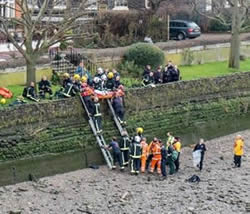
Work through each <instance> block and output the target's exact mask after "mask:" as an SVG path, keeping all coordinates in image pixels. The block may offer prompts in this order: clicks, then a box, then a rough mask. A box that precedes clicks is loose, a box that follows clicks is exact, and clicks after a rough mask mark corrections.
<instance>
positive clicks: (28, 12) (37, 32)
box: [0, 0, 88, 84]
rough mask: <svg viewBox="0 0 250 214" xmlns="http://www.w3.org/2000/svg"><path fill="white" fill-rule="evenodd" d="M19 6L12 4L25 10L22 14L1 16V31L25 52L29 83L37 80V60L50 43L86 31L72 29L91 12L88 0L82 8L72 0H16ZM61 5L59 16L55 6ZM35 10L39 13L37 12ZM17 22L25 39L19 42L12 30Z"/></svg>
mask: <svg viewBox="0 0 250 214" xmlns="http://www.w3.org/2000/svg"><path fill="white" fill-rule="evenodd" d="M15 2H16V5H17V7H16V8H10V9H13V10H14V11H16V12H18V13H20V14H21V16H20V17H0V32H2V33H3V34H5V35H6V36H7V38H8V39H9V41H10V42H11V43H12V44H13V45H14V46H15V47H16V49H17V50H18V51H19V52H20V53H21V54H22V56H23V57H24V59H25V61H26V71H27V84H29V83H30V82H31V81H33V82H36V62H37V60H38V59H39V57H40V56H41V55H43V54H44V53H46V52H47V51H48V49H49V47H51V46H53V45H55V44H57V43H60V42H64V41H68V40H72V39H74V38H75V37H79V36H86V34H83V33H81V34H78V35H76V34H75V33H72V32H73V31H74V30H75V29H77V28H78V27H79V25H80V24H82V18H83V17H84V16H85V15H86V14H87V12H86V10H85V8H86V7H87V5H88V0H80V1H78V2H79V5H78V8H77V9H76V10H72V7H71V6H72V2H71V0H16V1H15ZM56 8H57V11H58V8H61V9H60V12H61V14H60V15H57V16H55V9H56ZM35 12H37V15H36V16H35V15H34V14H35ZM9 26H14V27H15V28H18V29H20V30H21V31H22V34H23V41H22V42H17V41H16V39H15V35H13V33H12V32H11V31H10V30H9Z"/></svg>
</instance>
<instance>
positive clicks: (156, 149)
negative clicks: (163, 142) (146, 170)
mask: <svg viewBox="0 0 250 214" xmlns="http://www.w3.org/2000/svg"><path fill="white" fill-rule="evenodd" d="M152 154H153V157H152V161H151V165H150V172H151V173H153V172H154V169H155V166H157V173H158V174H161V146H160V143H159V141H158V139H157V138H155V139H154V146H153V148H152Z"/></svg>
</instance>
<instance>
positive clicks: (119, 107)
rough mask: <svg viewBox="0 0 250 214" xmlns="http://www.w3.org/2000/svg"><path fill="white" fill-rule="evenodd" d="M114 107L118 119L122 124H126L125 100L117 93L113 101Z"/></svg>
mask: <svg viewBox="0 0 250 214" xmlns="http://www.w3.org/2000/svg"><path fill="white" fill-rule="evenodd" d="M112 106H113V108H114V111H115V114H116V117H117V119H118V120H119V122H120V123H121V124H124V112H125V111H124V107H123V100H122V98H121V97H120V96H119V94H118V93H115V97H114V98H113V99H112Z"/></svg>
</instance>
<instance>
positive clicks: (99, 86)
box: [93, 77, 102, 90]
mask: <svg viewBox="0 0 250 214" xmlns="http://www.w3.org/2000/svg"><path fill="white" fill-rule="evenodd" d="M93 87H94V89H95V90H102V80H101V78H99V77H94V79H93Z"/></svg>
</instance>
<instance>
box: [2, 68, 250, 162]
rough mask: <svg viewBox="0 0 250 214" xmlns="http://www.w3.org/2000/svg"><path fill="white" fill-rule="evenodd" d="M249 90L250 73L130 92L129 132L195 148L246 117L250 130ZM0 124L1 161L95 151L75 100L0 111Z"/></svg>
mask: <svg viewBox="0 0 250 214" xmlns="http://www.w3.org/2000/svg"><path fill="white" fill-rule="evenodd" d="M249 87H250V72H246V73H236V74H233V75H228V76H222V77H218V78H214V79H201V80H193V81H182V82H178V83H173V84H167V85H162V86H159V87H156V88H142V89H131V90H128V91H127V94H126V98H125V105H126V112H127V113H126V117H127V124H128V126H127V129H128V131H129V133H130V134H134V130H135V128H136V127H137V126H142V127H144V129H145V136H146V137H148V140H151V139H152V137H153V136H157V137H160V138H162V139H165V138H166V131H167V130H168V131H173V132H174V133H175V134H176V135H180V136H182V137H183V139H184V141H185V143H193V142H190V141H195V140H196V138H197V137H198V136H200V135H202V136H206V137H208V138H209V137H210V138H211V137H213V136H216V135H220V134H221V133H224V128H225V127H228V126H229V125H230V124H229V123H231V125H232V126H233V128H234V129H235V130H237V129H240V128H244V127H242V124H240V123H237V121H239V118H247V120H246V121H245V123H244V124H245V125H246V126H248V127H249V125H250V124H249V123H250V119H249V118H250V117H249V116H250V114H249V110H250V94H249V93H250V88H249ZM101 106H102V112H103V116H104V118H103V121H104V124H103V127H104V137H105V139H106V140H107V141H109V140H110V138H111V137H112V136H113V135H116V136H117V135H118V131H117V129H116V127H115V125H114V122H113V121H112V117H111V114H110V113H109V111H108V109H107V104H106V102H104V101H103V102H102V103H101ZM0 121H1V123H0V161H6V160H13V159H21V158H30V157H35V156H40V155H45V154H59V153H63V152H68V151H80V150H81V151H85V153H88V152H91V151H96V150H97V146H96V141H95V138H94V136H93V134H92V132H91V130H90V128H89V125H88V122H87V117H86V114H85V112H84V110H83V108H82V106H81V103H80V100H79V98H78V97H76V98H70V99H63V100H57V101H50V102H44V103H40V104H27V105H23V106H17V107H12V108H6V109H2V110H0ZM229 121H231V122H229ZM209 130H211V131H209ZM219 130H221V132H220V131H219ZM213 132H214V133H213ZM187 134H189V137H187ZM190 134H191V135H192V136H194V137H192V138H190Z"/></svg>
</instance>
